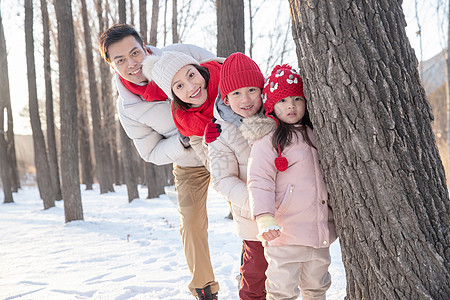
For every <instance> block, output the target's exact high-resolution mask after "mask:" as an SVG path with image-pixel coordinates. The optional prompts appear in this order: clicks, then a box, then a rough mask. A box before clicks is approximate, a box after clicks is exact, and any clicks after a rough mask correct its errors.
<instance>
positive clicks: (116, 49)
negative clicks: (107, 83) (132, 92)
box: [108, 35, 149, 84]
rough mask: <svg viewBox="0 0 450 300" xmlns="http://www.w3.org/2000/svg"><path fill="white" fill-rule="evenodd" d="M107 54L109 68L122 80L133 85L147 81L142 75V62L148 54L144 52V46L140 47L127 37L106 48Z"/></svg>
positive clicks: (130, 37)
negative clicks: (109, 60)
mask: <svg viewBox="0 0 450 300" xmlns="http://www.w3.org/2000/svg"><path fill="white" fill-rule="evenodd" d="M108 53H109V57H110V59H111V63H110V65H111V67H113V69H114V70H115V71H116V72H117V73H119V75H120V76H121V77H122V78H124V79H126V80H128V81H130V82H132V83H134V84H141V83H144V82H147V81H148V80H147V78H146V77H145V76H144V74H143V73H142V61H143V60H144V58H145V57H146V56H147V55H149V54H148V53H147V51H145V50H144V45H140V44H139V43H138V41H136V39H135V38H134V36H132V35H129V36H126V37H124V38H123V39H121V40H120V41H118V42H115V43H112V44H111V45H109V47H108Z"/></svg>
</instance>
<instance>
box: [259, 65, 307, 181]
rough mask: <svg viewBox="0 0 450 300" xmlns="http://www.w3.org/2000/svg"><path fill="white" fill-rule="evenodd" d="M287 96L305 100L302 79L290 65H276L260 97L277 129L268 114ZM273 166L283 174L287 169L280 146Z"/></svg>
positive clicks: (286, 162)
mask: <svg viewBox="0 0 450 300" xmlns="http://www.w3.org/2000/svg"><path fill="white" fill-rule="evenodd" d="M289 96H302V97H303V98H305V95H304V94H303V81H302V78H301V77H300V74H299V73H298V72H297V71H296V70H294V69H292V67H291V66H290V65H287V64H285V65H278V66H276V67H275V68H273V70H272V73H271V74H270V76H269V77H268V78H267V80H266V83H265V84H264V88H263V95H262V100H263V104H264V110H265V111H266V116H268V117H269V118H272V119H274V120H275V122H276V123H277V127H278V121H277V120H276V119H275V118H274V117H273V116H272V115H270V113H271V112H272V111H273V107H274V106H275V104H276V103H277V102H278V101H280V100H281V99H284V98H286V97H289ZM275 166H276V168H277V170H278V171H280V172H284V171H286V169H287V168H288V161H287V159H286V157H283V156H282V155H281V149H280V144H278V157H277V158H276V159H275Z"/></svg>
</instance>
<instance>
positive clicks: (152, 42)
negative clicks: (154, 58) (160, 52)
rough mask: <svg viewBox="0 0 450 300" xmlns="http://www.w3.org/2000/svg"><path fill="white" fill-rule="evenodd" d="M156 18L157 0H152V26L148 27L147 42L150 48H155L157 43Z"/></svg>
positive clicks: (157, 12) (157, 14)
mask: <svg viewBox="0 0 450 300" xmlns="http://www.w3.org/2000/svg"><path fill="white" fill-rule="evenodd" d="M141 1H142V0H141ZM158 16H159V0H153V5H152V25H151V27H150V42H149V44H150V45H152V46H156V43H157V41H158ZM146 22H147V21H146Z"/></svg>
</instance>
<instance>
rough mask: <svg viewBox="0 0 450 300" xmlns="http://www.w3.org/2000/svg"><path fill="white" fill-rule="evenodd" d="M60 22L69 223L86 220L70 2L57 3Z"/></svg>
mask: <svg viewBox="0 0 450 300" xmlns="http://www.w3.org/2000/svg"><path fill="white" fill-rule="evenodd" d="M54 4H55V11H56V19H57V22H58V45H59V46H58V47H59V51H58V58H59V94H60V119H61V179H62V194H63V199H64V214H65V220H66V223H67V222H71V221H75V220H83V206H82V203H81V191H80V177H79V170H78V126H77V125H78V120H77V117H78V107H77V97H76V93H75V91H76V90H77V87H76V77H75V72H74V71H73V70H74V69H75V53H74V49H75V46H74V31H73V20H72V5H71V4H72V3H71V0H55V2H54Z"/></svg>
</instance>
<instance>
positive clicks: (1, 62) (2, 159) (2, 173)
mask: <svg viewBox="0 0 450 300" xmlns="http://www.w3.org/2000/svg"><path fill="white" fill-rule="evenodd" d="M0 53H4V55H0V169H1V170H0V177H1V179H2V185H3V187H2V189H3V194H4V196H5V198H4V199H3V203H12V202H14V201H13V196H12V192H11V181H10V179H11V178H10V176H9V169H10V162H9V158H8V151H7V147H8V146H7V143H6V139H5V128H4V124H5V118H4V116H5V112H6V103H7V102H8V101H9V102H10V101H11V100H10V92H9V77H8V60H7V57H6V40H5V33H4V31H3V21H2V14H1V3H0Z"/></svg>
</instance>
